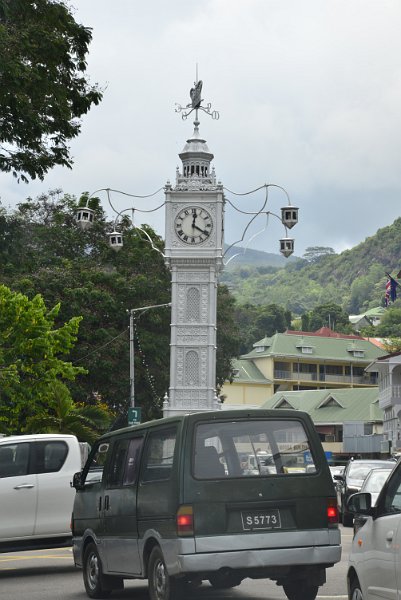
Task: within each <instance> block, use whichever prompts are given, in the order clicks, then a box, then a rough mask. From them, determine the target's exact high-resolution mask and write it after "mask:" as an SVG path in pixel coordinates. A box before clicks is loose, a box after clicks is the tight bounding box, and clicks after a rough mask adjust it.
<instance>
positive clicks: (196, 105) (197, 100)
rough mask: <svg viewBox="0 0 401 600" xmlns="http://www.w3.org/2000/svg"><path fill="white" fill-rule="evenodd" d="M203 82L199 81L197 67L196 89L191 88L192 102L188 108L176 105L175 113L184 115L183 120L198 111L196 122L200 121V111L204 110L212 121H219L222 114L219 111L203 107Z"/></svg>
mask: <svg viewBox="0 0 401 600" xmlns="http://www.w3.org/2000/svg"><path fill="white" fill-rule="evenodd" d="M202 85H203V82H202V80H201V79H200V80H198V66H197V67H196V81H194V87H193V88H191V90H190V92H189V95H190V96H191V102H190V103H189V104H187V105H186V106H181V104H177V103H176V105H175V112H177V113H182V115H181V118H182V119H183V120H184V121H185V120H186V119H187V118H188V117H189V115H190V114H191V113H192V112H193V111H194V110H195V111H196V120H198V110H203V112H204V113H206V114H207V115H210V116H211V117H212V119H219V118H220V114H219V113H218V111H217V110H212V105H211V104H210V103H209V104H206V106H202V102H203V100H202Z"/></svg>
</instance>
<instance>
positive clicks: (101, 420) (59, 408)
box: [25, 381, 114, 444]
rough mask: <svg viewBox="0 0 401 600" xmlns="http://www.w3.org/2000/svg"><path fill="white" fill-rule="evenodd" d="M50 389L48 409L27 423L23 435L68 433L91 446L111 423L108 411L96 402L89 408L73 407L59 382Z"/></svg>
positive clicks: (71, 401)
mask: <svg viewBox="0 0 401 600" xmlns="http://www.w3.org/2000/svg"><path fill="white" fill-rule="evenodd" d="M50 387H51V394H52V396H51V397H50V398H49V402H48V405H47V406H46V407H44V408H43V409H42V411H41V412H39V413H38V414H35V415H33V416H31V417H29V418H28V419H27V424H26V427H25V432H26V433H69V434H73V435H76V436H77V438H78V439H79V440H80V441H81V442H88V443H89V444H92V443H93V442H94V441H95V440H96V439H97V438H98V437H99V435H101V434H102V433H104V432H105V431H106V430H107V429H108V428H109V426H110V424H111V423H112V421H113V420H114V415H113V414H112V413H111V412H110V410H109V408H108V407H107V406H106V405H105V404H102V403H101V402H100V401H99V400H96V402H95V404H92V405H90V404H76V403H75V402H74V401H73V399H72V398H71V394H70V391H69V389H68V388H67V386H66V385H65V384H63V383H62V382H60V381H56V382H54V383H53V384H52V385H51V386H50Z"/></svg>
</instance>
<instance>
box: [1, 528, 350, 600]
mask: <svg viewBox="0 0 401 600" xmlns="http://www.w3.org/2000/svg"><path fill="white" fill-rule="evenodd" d="M340 529H341V533H342V546H343V555H342V560H341V562H340V563H339V564H337V565H335V566H334V567H333V568H331V569H328V571H327V582H326V584H325V585H324V586H322V587H321V588H320V593H319V595H318V599H319V600H346V599H347V592H346V581H345V575H346V569H347V562H348V554H349V549H350V545H351V541H352V529H351V528H349V527H348V528H347V527H346V528H343V527H342V526H340ZM0 598H1V600H84V599H86V600H87V596H86V593H85V591H84V587H83V582H82V572H81V571H80V570H78V569H76V568H75V567H74V565H73V559H72V552H71V549H69V548H63V549H58V550H37V551H32V552H20V553H11V554H0ZM127 598H130V599H131V600H149V597H148V593H147V582H144V581H126V582H125V589H124V591H122V592H115V593H113V594H112V596H111V600H123V599H127ZM219 598H232V599H235V600H286V596H285V594H284V592H283V591H282V589H281V588H279V587H277V586H276V585H275V583H273V582H271V581H268V580H250V579H246V580H245V581H243V582H242V584H241V585H240V586H239V587H237V588H234V589H232V590H227V591H217V590H214V589H213V588H212V587H211V586H209V585H208V584H206V583H204V584H202V586H201V587H199V588H197V589H194V590H193V591H192V590H191V600H217V599H219Z"/></svg>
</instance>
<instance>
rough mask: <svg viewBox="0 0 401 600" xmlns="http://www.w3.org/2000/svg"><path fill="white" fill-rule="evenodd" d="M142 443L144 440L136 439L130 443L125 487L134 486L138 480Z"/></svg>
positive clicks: (125, 472) (124, 481)
mask: <svg viewBox="0 0 401 600" xmlns="http://www.w3.org/2000/svg"><path fill="white" fill-rule="evenodd" d="M142 441H143V440H142V438H134V439H132V440H130V441H129V445H128V450H127V460H126V464H125V471H124V479H123V485H132V484H133V483H135V481H136V479H137V476H138V470H139V460H140V456H141V448H142Z"/></svg>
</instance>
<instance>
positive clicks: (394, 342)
mask: <svg viewBox="0 0 401 600" xmlns="http://www.w3.org/2000/svg"><path fill="white" fill-rule="evenodd" d="M384 349H385V350H386V352H388V353H389V354H392V353H393V352H401V337H393V338H387V339H386V340H385V341H384Z"/></svg>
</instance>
